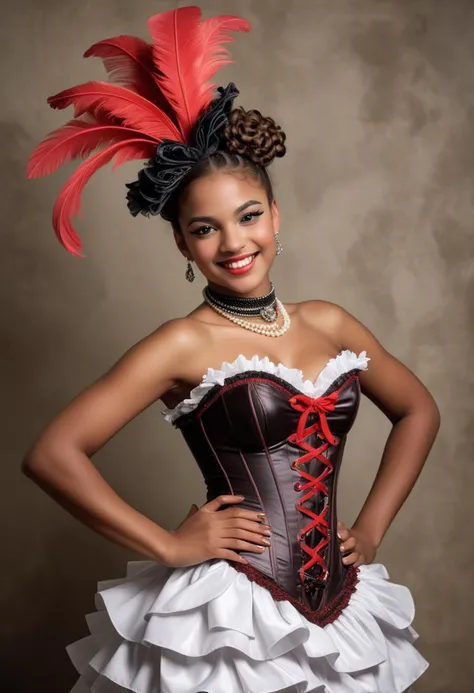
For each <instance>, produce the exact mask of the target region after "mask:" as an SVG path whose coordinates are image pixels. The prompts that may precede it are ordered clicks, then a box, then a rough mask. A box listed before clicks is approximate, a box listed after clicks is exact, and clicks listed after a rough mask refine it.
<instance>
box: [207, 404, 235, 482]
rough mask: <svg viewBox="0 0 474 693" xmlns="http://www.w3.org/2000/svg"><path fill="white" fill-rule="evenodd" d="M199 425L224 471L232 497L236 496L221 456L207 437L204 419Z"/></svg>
mask: <svg viewBox="0 0 474 693" xmlns="http://www.w3.org/2000/svg"><path fill="white" fill-rule="evenodd" d="M199 424H200V426H201V430H202V432H203V434H204V437H205V439H206V442H207V444H208V445H209V448H210V450H211V452H212V454H213V455H214V459H215V460H216V462H217V464H218V465H219V467H220V468H221V471H222V473H223V475H224V476H225V479H226V481H227V486H228V487H229V492H230V493H231V495H235V494H234V489H233V487H232V484H231V483H230V479H229V475H228V474H227V472H226V471H225V469H224V467H223V465H222V462H221V461H220V459H219V455H218V454H217V452H216V451H215V450H214V446H213V445H212V443H211V441H210V440H209V436H208V435H207V431H206V427H205V426H204V422H203V420H202V417H199Z"/></svg>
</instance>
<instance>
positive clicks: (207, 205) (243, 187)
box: [175, 171, 279, 296]
mask: <svg viewBox="0 0 474 693" xmlns="http://www.w3.org/2000/svg"><path fill="white" fill-rule="evenodd" d="M179 225H180V232H175V239H176V243H177V245H178V247H179V249H180V250H181V252H182V254H183V255H184V256H185V257H187V258H188V259H192V260H194V261H195V263H196V265H197V267H198V268H199V269H200V271H201V272H202V273H203V275H204V276H205V277H206V279H207V281H208V283H209V284H210V285H211V286H214V287H215V288H216V289H217V290H218V291H219V289H220V290H221V291H222V290H224V292H225V293H230V294H233V293H235V294H239V295H246V296H260V295H262V294H264V293H266V292H267V291H268V290H269V278H268V272H269V269H270V267H271V265H272V263H273V260H274V258H275V234H276V233H277V231H278V225H279V214H278V208H277V205H276V202H273V203H272V204H271V205H269V203H268V199H267V195H266V192H265V189H264V188H263V187H262V186H261V185H260V184H259V183H258V182H257V181H256V180H254V179H253V177H252V176H250V175H249V174H248V173H247V174H245V173H243V172H232V173H230V172H225V171H218V172H216V173H211V174H209V175H206V176H202V177H201V178H199V179H197V180H195V181H193V183H191V184H190V185H189V186H188V188H186V190H185V191H184V193H183V196H182V198H181V200H180V209H179Z"/></svg>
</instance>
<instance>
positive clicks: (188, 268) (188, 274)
mask: <svg viewBox="0 0 474 693" xmlns="http://www.w3.org/2000/svg"><path fill="white" fill-rule="evenodd" d="M191 262H192V260H188V264H187V266H186V272H185V274H184V276H185V277H186V279H187V280H188V282H193V281H194V271H193V267H192V265H191Z"/></svg>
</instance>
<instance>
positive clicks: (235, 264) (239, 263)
mask: <svg viewBox="0 0 474 693" xmlns="http://www.w3.org/2000/svg"><path fill="white" fill-rule="evenodd" d="M254 259H255V255H249V257H246V258H245V259H244V260H238V261H237V262H226V263H222V266H223V267H225V268H226V269H238V268H239V267H246V266H247V265H250V263H251V262H253V261H254Z"/></svg>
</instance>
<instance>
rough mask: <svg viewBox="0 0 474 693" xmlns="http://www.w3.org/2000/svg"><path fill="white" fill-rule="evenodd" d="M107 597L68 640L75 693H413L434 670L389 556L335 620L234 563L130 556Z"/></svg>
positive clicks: (104, 591)
mask: <svg viewBox="0 0 474 693" xmlns="http://www.w3.org/2000/svg"><path fill="white" fill-rule="evenodd" d="M95 606H96V609H97V611H95V612H93V613H91V614H88V615H87V616H86V621H87V624H88V627H89V631H90V635H88V636H86V637H85V638H82V639H81V640H78V641H76V642H74V643H72V644H71V645H69V646H68V647H67V648H66V649H67V652H68V654H69V656H70V658H71V660H72V662H73V664H74V666H75V667H76V669H77V671H78V672H79V674H80V677H79V679H78V681H77V682H76V685H75V686H74V687H73V688H72V690H71V692H70V693H125V691H133V692H134V693H402V692H403V691H405V690H406V689H407V688H408V687H409V686H410V685H411V684H412V683H413V682H414V681H416V679H418V678H419V677H420V676H421V675H422V674H423V672H424V671H425V670H426V668H427V667H428V662H427V661H426V660H425V659H424V658H423V657H422V656H421V654H420V653H419V652H418V650H417V649H416V648H415V647H414V646H413V643H414V641H415V640H416V639H417V637H418V634H417V633H416V631H415V630H414V629H413V627H412V626H411V623H412V621H413V618H414V614H415V609H414V603H413V598H412V596H411V593H410V591H409V589H408V588H407V587H405V586H403V585H397V584H395V583H392V582H390V581H389V575H388V573H387V570H386V569H385V567H384V566H383V565H382V564H380V563H374V564H370V565H363V566H361V567H360V568H359V582H358V584H357V587H356V589H355V592H354V593H353V594H352V596H351V598H350V601H349V603H348V605H347V606H346V607H345V609H344V611H343V612H342V613H341V614H340V616H339V617H338V618H337V619H336V620H335V621H333V623H330V624H328V625H326V626H324V627H320V626H318V625H316V624H314V623H311V622H310V621H308V620H307V619H306V618H305V617H304V615H302V614H301V613H300V612H299V611H298V610H297V609H295V607H294V606H293V605H292V604H291V603H290V602H289V601H278V600H275V599H274V598H273V596H272V595H271V593H270V592H269V591H268V590H267V589H266V588H264V587H262V586H260V585H258V584H257V583H256V582H253V581H251V580H249V579H248V578H247V576H246V575H245V574H243V573H241V572H239V571H238V570H236V569H235V568H234V567H233V566H232V565H231V564H230V563H228V562H227V561H222V560H213V561H206V562H205V563H201V564H199V565H197V566H192V567H189V568H167V567H165V566H161V565H158V564H157V563H154V562H153V561H134V562H130V563H129V564H128V566H127V575H126V577H124V578H121V579H118V580H108V581H102V582H99V583H98V591H97V594H96V604H95Z"/></svg>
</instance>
